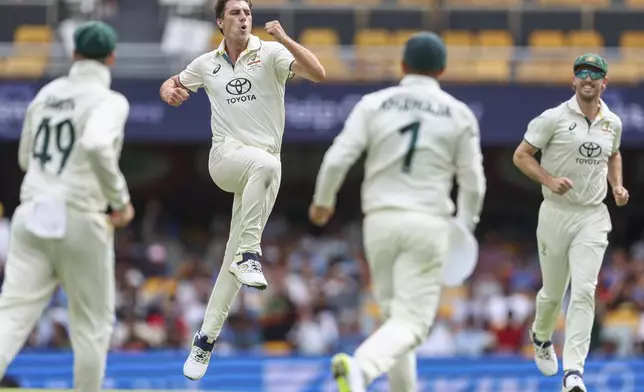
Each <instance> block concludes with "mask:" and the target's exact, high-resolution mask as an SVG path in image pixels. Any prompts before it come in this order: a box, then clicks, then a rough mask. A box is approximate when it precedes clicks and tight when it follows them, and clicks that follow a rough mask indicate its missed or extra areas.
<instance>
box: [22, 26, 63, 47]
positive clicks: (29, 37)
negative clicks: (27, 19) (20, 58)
mask: <svg viewBox="0 0 644 392" xmlns="http://www.w3.org/2000/svg"><path fill="white" fill-rule="evenodd" d="M13 40H14V42H15V43H17V44H18V43H42V44H46V43H50V42H52V41H53V40H54V33H53V32H52V30H51V28H50V27H49V26H47V25H22V26H20V27H18V28H17V29H16V31H15V32H14V36H13Z"/></svg>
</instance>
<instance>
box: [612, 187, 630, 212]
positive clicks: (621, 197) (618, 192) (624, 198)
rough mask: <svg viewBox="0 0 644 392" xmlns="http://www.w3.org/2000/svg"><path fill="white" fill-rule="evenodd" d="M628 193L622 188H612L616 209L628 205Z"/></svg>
mask: <svg viewBox="0 0 644 392" xmlns="http://www.w3.org/2000/svg"><path fill="white" fill-rule="evenodd" d="M628 196H629V195H628V191H627V190H626V188H624V187H623V186H616V187H614V188H613V197H614V198H615V204H617V206H618V207H621V206H625V205H626V203H628Z"/></svg>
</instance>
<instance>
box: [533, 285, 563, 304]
mask: <svg viewBox="0 0 644 392" xmlns="http://www.w3.org/2000/svg"><path fill="white" fill-rule="evenodd" d="M537 299H538V300H539V302H548V303H551V304H554V305H557V304H559V303H560V302H561V301H562V300H563V293H559V292H552V291H548V290H546V289H545V287H543V288H541V290H539V293H537Z"/></svg>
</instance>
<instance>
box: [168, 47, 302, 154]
mask: <svg viewBox="0 0 644 392" xmlns="http://www.w3.org/2000/svg"><path fill="white" fill-rule="evenodd" d="M294 60H295V59H294V58H293V55H292V54H291V53H290V52H289V51H288V50H287V49H286V48H285V47H284V45H282V44H280V43H277V42H270V41H262V40H260V39H259V38H258V37H256V36H254V35H251V37H250V39H249V41H248V47H247V48H246V50H245V51H243V52H242V54H241V55H240V56H239V58H238V59H237V62H236V63H235V64H234V65H233V64H232V63H231V62H230V59H229V58H228V55H227V54H226V48H225V41H223V40H222V42H221V44H220V45H219V48H218V49H217V50H215V51H214V52H210V53H206V54H204V55H202V56H200V57H198V58H197V59H195V60H194V61H193V62H192V63H190V65H188V67H187V68H186V69H185V70H184V71H182V72H181V73H180V74H179V81H180V82H181V84H182V85H183V86H184V87H185V88H187V89H189V90H190V91H192V92H196V91H197V90H198V89H199V88H201V87H203V88H204V89H205V90H206V93H207V94H208V99H209V100H210V107H211V113H212V115H211V127H212V135H213V141H216V140H221V139H223V137H230V138H233V139H237V140H238V141H240V142H242V143H244V144H246V145H248V146H253V147H258V148H261V149H263V150H265V151H268V152H269V153H271V154H277V153H279V152H280V150H281V147H282V136H283V135H284V125H285V109H284V90H285V83H286V81H287V80H288V79H290V78H292V77H293V73H292V72H291V65H292V63H293V61H294Z"/></svg>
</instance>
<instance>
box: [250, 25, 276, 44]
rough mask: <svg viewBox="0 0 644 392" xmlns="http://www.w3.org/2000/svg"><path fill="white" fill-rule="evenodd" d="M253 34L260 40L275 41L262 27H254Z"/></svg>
mask: <svg viewBox="0 0 644 392" xmlns="http://www.w3.org/2000/svg"><path fill="white" fill-rule="evenodd" d="M252 32H253V35H256V36H257V37H259V39H261V40H262V41H275V39H274V38H273V36H272V35H270V34H268V33H267V32H266V30H264V29H263V28H254V29H253V30H252Z"/></svg>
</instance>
